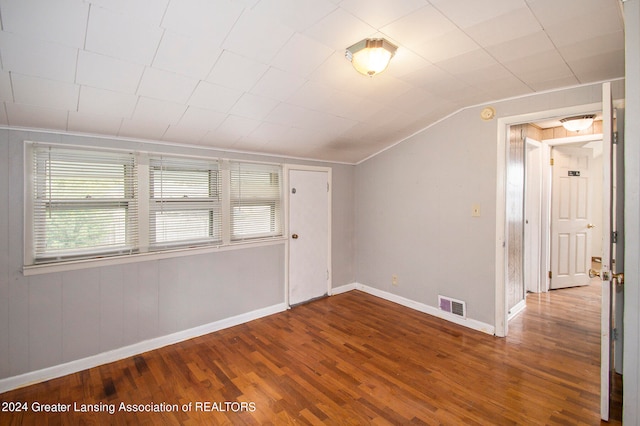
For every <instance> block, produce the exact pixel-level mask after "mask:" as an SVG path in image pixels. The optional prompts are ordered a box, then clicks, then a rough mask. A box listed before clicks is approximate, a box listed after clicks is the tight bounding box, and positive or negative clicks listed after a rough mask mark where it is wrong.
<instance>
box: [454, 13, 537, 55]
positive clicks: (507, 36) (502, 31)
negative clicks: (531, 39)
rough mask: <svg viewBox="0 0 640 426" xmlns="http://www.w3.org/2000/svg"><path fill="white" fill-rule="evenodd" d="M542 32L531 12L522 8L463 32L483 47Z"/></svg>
mask: <svg viewBox="0 0 640 426" xmlns="http://www.w3.org/2000/svg"><path fill="white" fill-rule="evenodd" d="M541 30H542V27H541V26H540V24H539V23H538V21H537V20H536V18H535V16H534V15H533V14H532V13H531V11H530V10H529V9H528V8H526V7H523V8H521V9H516V10H512V11H510V12H508V13H505V14H502V15H500V16H496V17H494V18H492V19H489V20H486V21H483V22H481V23H479V24H476V25H474V26H472V27H468V28H465V32H466V33H467V34H468V35H469V36H471V37H472V38H473V39H474V40H475V41H476V42H477V43H478V44H480V45H481V46H483V47H486V46H492V45H494V44H499V43H504V42H506V41H509V40H513V39H516V38H520V37H524V36H526V35H529V34H533V33H536V32H539V31H541Z"/></svg>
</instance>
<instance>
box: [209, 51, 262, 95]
mask: <svg viewBox="0 0 640 426" xmlns="http://www.w3.org/2000/svg"><path fill="white" fill-rule="evenodd" d="M268 68H269V66H268V65H266V64H263V63H261V62H258V61H255V60H253V59H249V58H245V57H244V56H240V55H237V54H235V53H233V52H229V51H228V50H225V51H224V52H222V55H220V58H219V59H218V61H217V62H216V64H215V66H214V67H213V69H212V70H211V73H210V74H209V76H208V77H207V81H208V82H210V83H214V84H218V85H220V86H225V87H230V88H232V89H239V90H243V91H248V90H249V89H251V88H252V87H253V86H254V85H255V84H256V82H257V81H258V80H260V77H262V76H263V75H264V73H265V72H266V71H267V69H268Z"/></svg>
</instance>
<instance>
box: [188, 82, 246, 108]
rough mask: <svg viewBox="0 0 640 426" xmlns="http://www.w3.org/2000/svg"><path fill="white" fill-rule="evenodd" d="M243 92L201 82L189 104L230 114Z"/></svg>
mask: <svg viewBox="0 0 640 426" xmlns="http://www.w3.org/2000/svg"><path fill="white" fill-rule="evenodd" d="M240 96H242V92H241V91H239V90H236V89H229V88H227V87H223V86H218V85H217V84H211V83H207V82H206V81H201V82H200V83H199V84H198V86H197V87H196V89H195V90H194V92H193V94H192V95H191V97H190V98H189V101H188V104H189V105H192V106H195V107H200V108H204V109H211V110H214V111H218V112H228V111H229V110H230V109H231V107H232V106H233V105H234V104H235V103H236V102H237V101H238V99H240Z"/></svg>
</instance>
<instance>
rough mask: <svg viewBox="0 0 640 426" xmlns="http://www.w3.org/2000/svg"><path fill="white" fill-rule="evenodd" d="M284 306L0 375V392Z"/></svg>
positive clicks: (280, 304)
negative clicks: (24, 371) (13, 373)
mask: <svg viewBox="0 0 640 426" xmlns="http://www.w3.org/2000/svg"><path fill="white" fill-rule="evenodd" d="M286 310H287V305H286V304H284V303H279V304H277V305H273V306H268V307H266V308H262V309H257V310H255V311H251V312H247V313H244V314H240V315H236V316H233V317H229V318H225V319H222V320H220V321H215V322H212V323H209V324H204V325H200V326H197V327H193V328H189V329H187V330H182V331H179V332H176V333H172V334H167V335H165V336H161V337H156V338H154V339H149V340H145V341H142V342H139V343H134V344H133V345H129V346H124V347H122V348H118V349H114V350H111V351H108V352H103V353H100V354H96V355H92V356H89V357H86V358H82V359H78V360H74V361H70V362H67V363H64V364H59V365H54V366H52V367H47V368H43V369H41V370H36V371H31V372H28V373H24V374H20V375H18V376H13V377H8V378H6V379H0V393H3V392H7V391H10V390H13V389H18V388H21V387H24V386H28V385H32V384H35V383H40V382H44V381H46V380H51V379H55V378H57V377H61V376H65V375H67V374H72V373H77V372H78V371H82V370H86V369H89V368H93V367H97V366H99V365H103V364H108V363H110V362H114V361H119V360H121V359H124V358H128V357H131V356H135V355H139V354H141V353H144V352H148V351H151V350H154V349H160V348H162V347H164V346H168V345H173V344H175V343H179V342H182V341H184V340H188V339H192V338H194V337H199V336H203V335H205V334H209V333H213V332H216V331H219V330H223V329H225V328H229V327H233V326H236V325H240V324H244V323H246V322H249V321H253V320H256V319H259V318H262V317H266V316H269V315H273V314H276V313H278V312H283V311H286Z"/></svg>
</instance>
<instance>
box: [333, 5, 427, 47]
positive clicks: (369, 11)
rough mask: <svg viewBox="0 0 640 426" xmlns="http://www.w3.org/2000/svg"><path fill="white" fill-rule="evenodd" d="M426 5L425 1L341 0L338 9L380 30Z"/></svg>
mask: <svg viewBox="0 0 640 426" xmlns="http://www.w3.org/2000/svg"><path fill="white" fill-rule="evenodd" d="M427 4H428V3H427V2H426V1H425V0H394V1H387V0H343V1H342V2H340V7H341V8H343V9H345V10H347V11H349V12H351V13H352V14H353V15H354V16H357V17H358V18H360V19H361V20H363V21H364V22H366V23H367V24H369V25H371V26H372V27H374V28H376V29H380V28H382V27H384V26H385V25H387V24H390V23H391V22H393V21H395V20H396V19H399V18H401V17H403V16H405V15H408V14H409V13H411V12H415V11H416V10H418V9H420V8H421V7H424V6H426V5H427ZM356 41H357V40H356Z"/></svg>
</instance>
